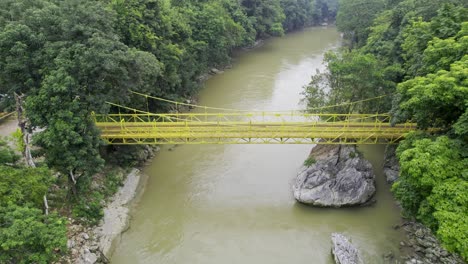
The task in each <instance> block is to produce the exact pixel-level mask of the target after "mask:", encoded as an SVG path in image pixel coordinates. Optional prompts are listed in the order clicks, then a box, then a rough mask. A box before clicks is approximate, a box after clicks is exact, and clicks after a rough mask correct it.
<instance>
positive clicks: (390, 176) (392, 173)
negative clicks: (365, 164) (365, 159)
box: [383, 145, 400, 184]
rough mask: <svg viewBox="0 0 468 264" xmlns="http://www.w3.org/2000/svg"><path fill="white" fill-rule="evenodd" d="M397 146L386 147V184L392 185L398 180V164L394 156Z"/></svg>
mask: <svg viewBox="0 0 468 264" xmlns="http://www.w3.org/2000/svg"><path fill="white" fill-rule="evenodd" d="M397 147H398V145H387V147H386V148H385V156H384V165H383V167H384V175H385V177H386V179H387V182H388V183H390V184H391V183H393V182H395V181H396V180H397V179H398V175H399V173H400V164H399V163H398V158H397V156H396V149H397Z"/></svg>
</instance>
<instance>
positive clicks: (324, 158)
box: [293, 145, 375, 207]
mask: <svg viewBox="0 0 468 264" xmlns="http://www.w3.org/2000/svg"><path fill="white" fill-rule="evenodd" d="M308 161H309V163H311V164H310V166H308V167H307V166H306V167H305V168H304V169H303V170H302V172H301V173H299V175H298V176H297V178H296V180H295V183H294V185H293V193H294V198H296V200H298V201H299V202H301V203H305V204H310V205H313V206H319V207H343V206H353V205H362V204H366V203H368V202H369V201H370V199H371V198H372V196H373V195H374V193H375V182H374V178H375V175H374V172H373V170H372V165H371V164H370V162H369V161H367V160H365V159H363V158H362V157H361V155H360V154H359V153H358V152H357V150H356V146H348V145H317V146H315V147H314V148H313V149H312V151H311V153H310V156H309V158H308Z"/></svg>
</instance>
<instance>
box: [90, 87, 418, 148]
mask: <svg viewBox="0 0 468 264" xmlns="http://www.w3.org/2000/svg"><path fill="white" fill-rule="evenodd" d="M132 93H134V94H137V95H139V96H143V97H145V98H146V105H147V111H141V110H137V109H133V108H128V107H125V106H121V105H117V104H113V103H109V104H110V105H112V106H114V107H117V108H118V109H119V114H108V115H99V114H94V113H93V115H92V117H93V119H94V122H95V124H96V126H97V127H98V128H99V129H100V130H101V137H102V138H103V139H104V140H105V141H107V142H108V143H109V144H125V145H132V144H133V145H134V144H389V143H396V142H398V141H399V140H401V139H403V138H404V137H405V135H406V134H408V133H409V132H411V131H414V130H416V124H415V123H405V124H397V125H391V123H390V119H391V117H390V115H388V114H323V113H305V112H304V111H284V112H247V111H244V110H236V109H226V108H215V107H207V106H198V105H192V104H187V103H180V102H175V101H170V100H167V99H163V98H158V97H153V96H149V95H144V94H140V93H137V92H132ZM385 96H386V95H384V96H379V97H376V98H371V99H366V100H361V101H358V102H351V103H345V104H341V105H338V106H342V105H351V104H356V103H362V102H366V101H370V100H375V99H381V98H384V97H385ZM148 98H151V99H155V100H158V101H163V102H165V103H170V104H173V105H175V113H167V114H154V113H150V111H149V107H148V105H149V104H148ZM181 105H183V106H186V107H190V108H198V109H200V108H201V109H202V110H203V111H204V113H199V112H198V113H190V112H189V113H179V111H178V109H179V106H181ZM331 107H336V106H326V107H321V108H317V109H315V110H323V109H324V108H331ZM121 109H124V110H125V112H133V113H131V114H127V113H125V114H123V113H120V112H121V111H120V110H121ZM213 110H214V111H216V112H215V113H210V112H209V111H213ZM221 111H223V112H221ZM226 111H228V112H226ZM234 111H235V112H234Z"/></svg>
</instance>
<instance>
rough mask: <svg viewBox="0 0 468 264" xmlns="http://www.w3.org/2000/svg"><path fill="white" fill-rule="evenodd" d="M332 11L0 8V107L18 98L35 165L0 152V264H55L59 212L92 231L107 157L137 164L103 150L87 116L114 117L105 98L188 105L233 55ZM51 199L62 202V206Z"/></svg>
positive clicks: (326, 0) (234, 4)
mask: <svg viewBox="0 0 468 264" xmlns="http://www.w3.org/2000/svg"><path fill="white" fill-rule="evenodd" d="M337 9H338V3H337V0H241V1H237V0H183V1H182V0H2V1H0V58H1V60H0V96H1V100H0V104H1V106H0V107H1V110H2V111H12V110H14V109H15V100H14V98H15V97H14V94H15V93H16V94H18V95H24V96H25V103H24V109H25V115H26V118H27V120H28V121H27V122H26V130H28V131H29V132H31V131H33V130H35V129H39V130H38V132H37V133H35V135H34V137H33V141H32V142H33V145H34V146H33V148H32V150H33V151H32V152H33V156H35V157H36V162H37V164H38V167H37V168H29V167H26V165H24V164H23V162H22V161H21V160H19V158H18V157H17V156H16V154H15V153H16V152H18V151H13V150H11V149H10V147H9V146H8V145H7V144H3V143H2V144H1V146H0V162H1V164H0V171H1V174H0V177H1V178H0V262H2V263H51V262H52V261H54V260H56V259H57V258H58V257H59V256H60V255H63V254H65V253H66V227H65V226H66V221H65V220H64V218H62V217H61V216H59V215H58V214H57V212H55V211H60V213H61V214H62V215H63V214H66V215H67V216H70V215H68V214H70V213H71V214H72V215H73V217H77V218H80V219H84V220H85V221H88V222H89V223H96V222H97V221H98V220H99V218H100V217H101V216H102V200H103V199H104V198H105V196H106V195H110V194H112V192H109V193H106V192H105V191H102V190H101V191H99V192H97V191H95V190H91V189H92V188H91V186H92V185H93V181H95V179H96V178H94V177H93V175H95V174H96V173H98V172H100V171H101V170H102V168H103V167H104V166H105V164H106V159H107V162H109V161H111V162H112V161H114V162H115V161H116V160H118V162H115V163H118V164H119V165H122V164H134V162H135V159H138V157H137V155H133V154H132V153H133V151H134V150H135V149H134V148H123V149H122V148H121V149H119V151H118V154H115V153H114V152H115V149H109V148H106V147H105V146H103V143H102V142H101V141H100V138H99V131H98V130H97V129H96V128H95V127H94V124H93V121H92V120H91V116H90V113H91V112H92V111H95V112H98V113H108V112H109V111H112V110H113V109H111V107H110V106H109V105H108V104H106V103H105V102H106V101H110V102H115V103H120V104H126V105H132V106H134V107H136V108H138V107H140V108H141V107H143V102H142V101H141V100H138V98H136V97H134V96H133V97H132V96H131V93H130V92H129V91H130V90H133V91H137V92H141V93H145V94H149V95H154V96H160V97H165V98H169V99H174V100H183V99H185V98H188V97H190V96H192V95H193V94H195V93H196V92H197V89H198V88H199V82H200V77H201V76H203V75H204V74H205V73H206V72H207V71H208V70H209V69H210V68H212V67H223V66H224V65H227V64H229V62H230V55H231V53H232V52H233V51H234V50H236V49H239V48H244V47H251V46H253V45H254V44H255V42H256V41H258V40H260V39H265V38H268V37H271V36H281V35H283V34H285V33H286V32H288V31H293V30H297V29H300V28H303V27H306V26H310V25H314V24H318V23H322V22H328V21H334V19H335V16H336V13H337ZM149 107H150V108H151V110H152V111H162V110H167V109H165V107H166V106H165V105H161V104H156V103H154V102H152V103H151V105H149ZM144 108H146V105H144ZM22 136H24V135H22V134H21V133H19V138H18V140H17V141H18V142H20V144H19V145H20V151H19V152H24V148H25V146H21V145H23V144H24V142H23V140H22V139H21V137H22ZM111 152H112V153H111ZM116 155H120V156H116ZM119 180H121V177H118V176H115V174H113V173H109V174H108V175H107V176H106V177H105V181H104V183H102V184H103V185H104V186H105V188H104V190H114V191H115V190H116V188H117V187H118V184H119ZM46 194H49V198H50V199H52V200H50V202H51V213H49V214H48V215H45V214H44V208H43V197H44V195H46ZM53 196H55V197H56V198H55V201H64V202H62V205H61V206H60V208H54V204H53V202H54V198H53ZM51 197H52V198H51ZM63 203H65V204H66V206H64V205H63ZM67 208H68V209H67ZM58 209H60V210H58Z"/></svg>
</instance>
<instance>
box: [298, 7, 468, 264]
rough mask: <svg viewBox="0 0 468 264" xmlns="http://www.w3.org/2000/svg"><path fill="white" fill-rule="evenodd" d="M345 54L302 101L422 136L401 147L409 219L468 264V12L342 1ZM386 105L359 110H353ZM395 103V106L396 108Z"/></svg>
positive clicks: (399, 191)
mask: <svg viewBox="0 0 468 264" xmlns="http://www.w3.org/2000/svg"><path fill="white" fill-rule="evenodd" d="M337 26H338V29H339V30H341V31H342V32H343V33H344V38H345V42H346V44H345V47H343V48H342V49H341V50H339V51H334V52H329V53H328V54H327V55H326V56H325V63H326V65H327V66H328V67H327V70H326V71H325V72H323V73H320V72H318V73H317V74H316V75H314V76H313V77H312V81H311V83H310V85H309V86H308V87H306V91H305V100H306V101H307V103H308V105H309V107H310V108H314V107H320V106H324V105H335V104H343V103H344V104H345V105H342V106H340V107H336V108H332V109H331V110H330V111H334V112H336V111H339V112H343V113H347V112H361V113H375V112H379V113H384V112H390V113H391V114H392V116H393V122H394V123H402V122H406V121H412V122H417V124H418V126H419V128H420V129H421V130H426V131H429V130H430V129H437V131H435V133H428V132H420V133H415V134H413V135H411V136H410V137H408V138H407V139H405V140H404V141H403V142H401V143H400V145H399V147H398V150H397V156H398V158H399V161H400V166H401V171H400V178H399V180H398V181H397V182H396V183H395V184H394V185H393V191H394V193H395V196H396V198H397V199H398V200H399V201H400V203H401V205H402V207H403V209H404V213H405V215H406V216H408V217H414V218H416V219H417V220H419V221H421V222H422V223H424V224H425V225H427V226H428V227H430V228H431V229H432V230H433V231H434V233H435V234H436V235H437V236H438V237H439V238H440V240H441V241H442V243H443V245H444V246H445V247H446V248H447V249H448V250H450V251H452V252H457V253H459V254H460V255H461V256H462V257H463V258H464V259H465V260H468V243H467V241H468V192H467V191H466V190H467V188H468V80H467V77H468V55H467V54H468V9H467V2H466V1H458V0H425V1H422V0H341V1H340V9H339V12H338V15H337ZM381 95H388V96H387V97H384V98H382V99H381V100H375V101H369V102H365V103H361V104H356V105H347V104H346V103H347V102H353V101H359V100H363V99H367V98H374V97H377V96H381ZM391 98H393V102H392V99H391Z"/></svg>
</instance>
